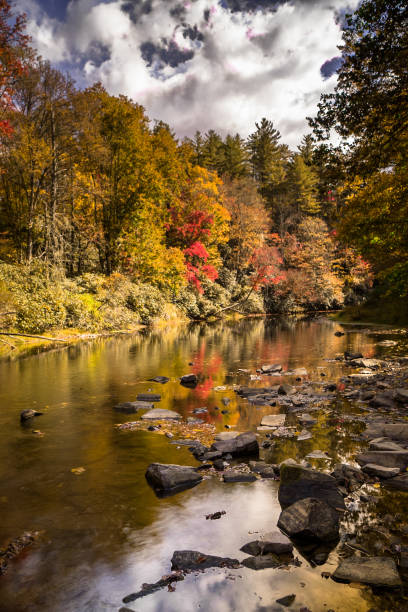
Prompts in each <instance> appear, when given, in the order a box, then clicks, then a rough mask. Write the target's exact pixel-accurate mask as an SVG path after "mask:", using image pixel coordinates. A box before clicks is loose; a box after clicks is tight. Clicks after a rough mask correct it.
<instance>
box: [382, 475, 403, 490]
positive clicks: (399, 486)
mask: <svg viewBox="0 0 408 612" xmlns="http://www.w3.org/2000/svg"><path fill="white" fill-rule="evenodd" d="M385 484H386V486H387V487H388V488H391V489H396V490H397V491H408V474H401V475H400V476H395V478H389V479H388V480H386V482H385Z"/></svg>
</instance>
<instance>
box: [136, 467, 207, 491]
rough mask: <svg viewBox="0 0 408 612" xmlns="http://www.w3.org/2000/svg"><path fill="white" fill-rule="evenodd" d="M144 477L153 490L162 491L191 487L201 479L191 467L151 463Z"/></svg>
mask: <svg viewBox="0 0 408 612" xmlns="http://www.w3.org/2000/svg"><path fill="white" fill-rule="evenodd" d="M145 476H146V480H147V481H148V483H149V484H150V485H152V487H153V488H154V489H157V490H164V491H171V490H173V489H177V490H179V489H180V490H181V488H189V487H193V486H195V485H196V484H198V483H199V482H201V481H202V479H203V477H202V476H201V475H200V474H198V473H197V472H196V470H195V468H194V467H192V466H188V465H173V464H165V463H151V464H150V465H149V467H148V468H147V470H146V474H145Z"/></svg>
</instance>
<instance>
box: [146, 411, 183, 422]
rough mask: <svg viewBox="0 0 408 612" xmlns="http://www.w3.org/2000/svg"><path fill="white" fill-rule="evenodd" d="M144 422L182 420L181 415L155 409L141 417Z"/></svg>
mask: <svg viewBox="0 0 408 612" xmlns="http://www.w3.org/2000/svg"><path fill="white" fill-rule="evenodd" d="M141 418H142V419H143V420H144V421H152V420H164V419H166V420H167V419H172V420H173V419H181V414H179V413H178V412H174V411H173V410H165V409H164V408H153V410H149V411H148V412H146V413H145V414H143V415H142V417H141Z"/></svg>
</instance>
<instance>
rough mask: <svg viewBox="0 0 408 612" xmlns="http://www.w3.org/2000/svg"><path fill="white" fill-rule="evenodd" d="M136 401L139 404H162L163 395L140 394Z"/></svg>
mask: <svg viewBox="0 0 408 612" xmlns="http://www.w3.org/2000/svg"><path fill="white" fill-rule="evenodd" d="M136 399H137V401H138V402H160V400H161V395H159V394H158V393H139V394H138V396H137V397H136Z"/></svg>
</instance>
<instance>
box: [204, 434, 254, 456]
mask: <svg viewBox="0 0 408 612" xmlns="http://www.w3.org/2000/svg"><path fill="white" fill-rule="evenodd" d="M211 450H214V451H219V452H221V453H222V454H223V455H225V454H227V453H229V454H231V455H232V456H233V457H237V456H248V455H258V453H259V444H258V440H257V439H256V436H255V434H254V433H253V432H251V431H248V432H246V433H242V434H240V435H239V436H236V437H235V438H231V439H229V440H216V441H215V442H214V444H213V445H212V447H211Z"/></svg>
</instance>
